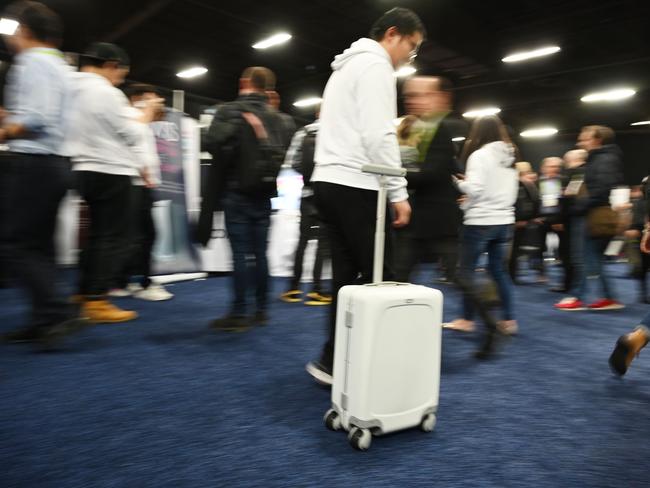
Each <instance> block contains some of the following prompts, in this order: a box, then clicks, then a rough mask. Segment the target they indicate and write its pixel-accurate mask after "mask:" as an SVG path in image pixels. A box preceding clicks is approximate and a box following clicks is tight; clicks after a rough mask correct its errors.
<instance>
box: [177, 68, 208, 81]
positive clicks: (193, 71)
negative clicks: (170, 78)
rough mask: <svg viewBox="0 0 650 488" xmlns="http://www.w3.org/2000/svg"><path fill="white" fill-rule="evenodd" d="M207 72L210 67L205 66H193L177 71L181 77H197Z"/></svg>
mask: <svg viewBox="0 0 650 488" xmlns="http://www.w3.org/2000/svg"><path fill="white" fill-rule="evenodd" d="M207 72H208V68H204V67H203V66H194V67H193V68H188V69H186V70H183V71H181V72H180V73H176V76H178V77H179V78H195V77H197V76H201V75H204V74H206V73H207Z"/></svg>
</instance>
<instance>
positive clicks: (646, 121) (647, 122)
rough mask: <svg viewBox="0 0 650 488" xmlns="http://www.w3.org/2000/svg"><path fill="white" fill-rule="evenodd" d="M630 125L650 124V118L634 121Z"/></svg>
mask: <svg viewBox="0 0 650 488" xmlns="http://www.w3.org/2000/svg"><path fill="white" fill-rule="evenodd" d="M630 125H650V120H642V121H640V122H633V123H631V124H630Z"/></svg>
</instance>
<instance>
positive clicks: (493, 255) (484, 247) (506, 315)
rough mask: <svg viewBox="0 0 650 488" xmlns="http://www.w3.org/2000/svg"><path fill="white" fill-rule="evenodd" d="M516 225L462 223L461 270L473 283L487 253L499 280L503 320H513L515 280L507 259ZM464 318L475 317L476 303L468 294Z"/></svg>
mask: <svg viewBox="0 0 650 488" xmlns="http://www.w3.org/2000/svg"><path fill="white" fill-rule="evenodd" d="M512 233H513V226H512V225H511V224H507V225H463V231H462V240H461V260H460V272H461V275H462V277H463V279H464V280H465V281H466V283H467V285H468V286H470V287H472V288H473V287H474V272H475V270H476V266H477V264H478V260H479V258H480V257H481V254H483V253H484V252H486V251H487V253H488V270H489V272H490V275H491V276H492V278H493V279H494V281H495V282H496V285H497V288H498V290H499V298H500V299H501V307H502V310H503V319H504V320H513V319H514V318H515V317H514V312H513V309H512V280H511V279H510V275H509V274H508V271H507V259H508V252H509V251H510V246H511V244H512ZM463 318H464V319H466V320H472V319H473V318H474V307H473V305H472V302H471V301H470V300H469V298H468V297H467V295H465V296H464V297H463Z"/></svg>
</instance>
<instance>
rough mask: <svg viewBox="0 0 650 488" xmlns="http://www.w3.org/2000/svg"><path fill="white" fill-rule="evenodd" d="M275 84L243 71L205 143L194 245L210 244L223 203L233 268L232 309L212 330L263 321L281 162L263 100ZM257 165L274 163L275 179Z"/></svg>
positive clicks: (264, 73)
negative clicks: (207, 158) (205, 178)
mask: <svg viewBox="0 0 650 488" xmlns="http://www.w3.org/2000/svg"><path fill="white" fill-rule="evenodd" d="M274 84H275V76H274V75H273V72H272V71H271V70H269V69H267V68H263V67H252V68H247V69H246V70H245V71H244V73H243V74H242V76H241V79H240V89H239V97H238V98H237V100H236V101H234V102H231V103H226V104H224V105H222V106H220V107H219V109H218V111H217V113H216V115H215V117H214V119H213V121H212V124H211V126H210V129H209V131H208V134H207V136H206V140H205V148H206V149H207V151H209V152H210V153H211V154H212V157H213V160H212V166H211V173H210V176H209V183H208V187H209V191H207V192H206V198H205V199H204V200H203V202H202V207H201V216H200V218H199V241H200V242H201V243H203V244H205V243H207V241H208V240H209V238H210V234H211V230H212V214H213V212H214V210H215V209H216V208H217V205H218V203H222V204H223V209H224V213H225V220H226V230H227V231H228V238H229V241H230V247H231V249H232V254H233V268H234V269H233V288H234V299H233V304H232V308H231V310H230V313H228V314H227V315H226V316H224V317H222V318H220V319H217V320H215V321H213V322H212V324H211V327H212V328H214V329H219V330H230V331H241V330H245V329H247V328H249V327H250V326H251V325H263V324H265V323H266V322H267V321H268V316H267V305H268V263H267V259H266V246H267V237H268V231H269V227H270V216H271V200H270V199H271V198H272V197H273V196H275V195H277V192H276V185H275V176H277V172H278V171H279V169H280V167H281V165H282V160H283V158H284V149H283V143H282V141H283V138H282V125H281V121H279V119H278V117H277V114H275V113H274V112H272V111H271V110H270V108H269V107H268V99H267V96H266V90H268V89H269V88H272V87H273V86H274ZM267 162H268V164H267ZM276 162H277V164H276ZM262 163H264V164H265V165H270V166H273V165H275V166H274V167H276V168H277V171H275V175H273V174H270V173H271V172H264V173H262V172H261V169H262V167H261V164H262ZM265 167H266V166H265ZM262 176H264V177H263V178H262ZM249 254H253V255H254V256H255V282H256V283H255V285H256V286H255V298H256V312H255V314H254V315H252V316H251V315H250V314H248V313H247V312H248V311H247V303H246V301H247V300H246V292H247V274H248V269H247V268H248V267H247V264H246V258H247V255H249Z"/></svg>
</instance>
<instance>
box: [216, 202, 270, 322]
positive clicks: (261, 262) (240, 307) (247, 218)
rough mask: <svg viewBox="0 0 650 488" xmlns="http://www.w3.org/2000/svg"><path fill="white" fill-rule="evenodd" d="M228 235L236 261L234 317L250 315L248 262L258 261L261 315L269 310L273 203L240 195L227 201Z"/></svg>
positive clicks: (225, 204) (259, 307) (256, 292)
mask: <svg viewBox="0 0 650 488" xmlns="http://www.w3.org/2000/svg"><path fill="white" fill-rule="evenodd" d="M223 207H224V212H225V217H226V231H227V232H228V238H229V239H230V248H231V249H232V259H233V275H232V277H233V288H234V300H233V304H232V310H231V314H232V315H238V316H244V315H246V289H247V282H248V274H249V270H248V264H247V262H246V260H247V258H249V257H250V256H253V257H254V259H255V260H254V267H255V273H254V276H255V301H256V305H257V311H258V312H264V311H266V308H267V306H268V288H269V267H268V262H267V259H266V245H267V239H268V234H269V227H270V221H271V219H270V217H271V201H270V200H269V199H268V198H264V199H259V198H251V197H248V196H246V195H242V194H240V193H236V192H229V193H227V194H226V196H225V197H224V201H223Z"/></svg>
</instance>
